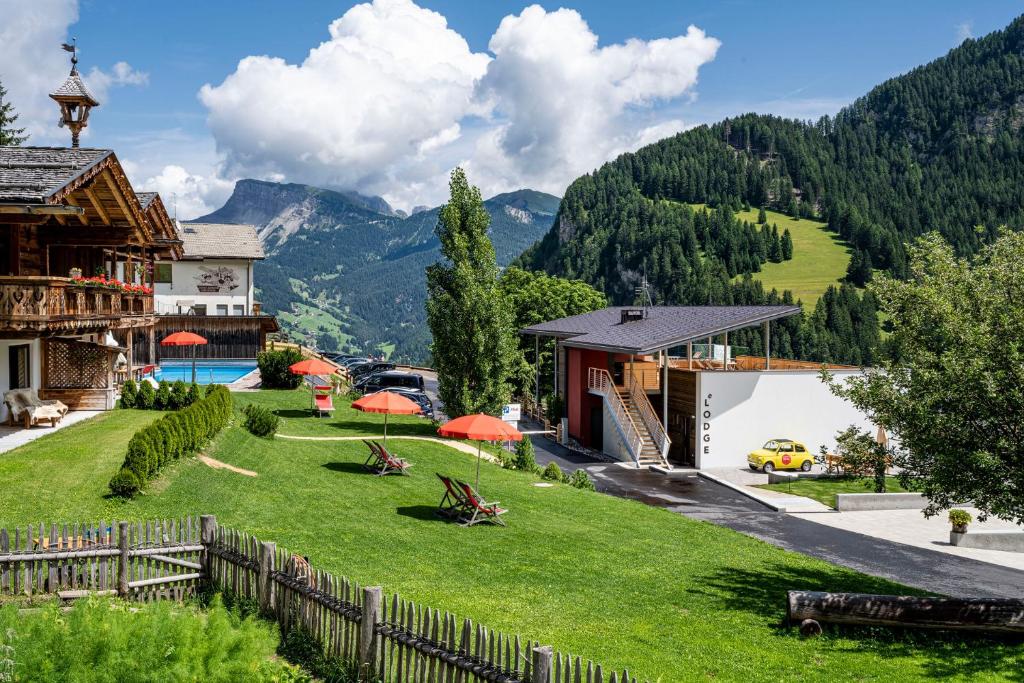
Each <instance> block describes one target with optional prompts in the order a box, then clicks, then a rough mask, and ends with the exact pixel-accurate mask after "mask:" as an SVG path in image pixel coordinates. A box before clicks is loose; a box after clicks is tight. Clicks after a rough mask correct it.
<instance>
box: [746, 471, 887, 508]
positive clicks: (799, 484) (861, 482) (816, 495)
mask: <svg viewBox="0 0 1024 683" xmlns="http://www.w3.org/2000/svg"><path fill="white" fill-rule="evenodd" d="M757 488H759V489H768V490H769V491H781V492H782V493H792V494H794V495H797V496H805V497H807V498H813V499H814V500H816V501H818V502H819V503H823V504H824V505H828V506H829V507H833V508H834V507H835V506H836V494H837V493H873V492H874V490H875V489H874V484H873V483H872V482H870V481H869V480H866V479H858V478H856V477H836V478H834V479H797V480H796V481H793V482H786V483H784V484H761V485H759V486H758V487H757ZM885 490H886V492H887V493H905V492H906V491H907V489H905V488H903V487H902V486H900V482H899V480H898V479H896V477H886V478H885Z"/></svg>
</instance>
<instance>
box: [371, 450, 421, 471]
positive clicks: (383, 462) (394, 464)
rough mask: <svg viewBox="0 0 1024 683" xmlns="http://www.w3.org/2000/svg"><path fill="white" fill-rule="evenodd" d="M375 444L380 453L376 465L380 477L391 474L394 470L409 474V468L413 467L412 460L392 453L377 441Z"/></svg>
mask: <svg viewBox="0 0 1024 683" xmlns="http://www.w3.org/2000/svg"><path fill="white" fill-rule="evenodd" d="M374 445H375V446H376V447H377V450H378V454H379V456H380V460H378V462H377V467H376V471H377V476H378V477H383V476H384V475H385V474H391V473H393V472H397V473H399V474H406V475H407V474H409V472H408V471H407V470H408V469H409V468H410V467H412V463H411V462H408V461H406V460H402V459H401V458H399V457H397V456H394V455H392V454H391V453H389V452H388V449H386V448H384V447H383V446H381V445H380V444H379V443H376V442H375V443H374ZM371 469H373V468H371Z"/></svg>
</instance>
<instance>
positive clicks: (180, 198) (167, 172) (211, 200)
mask: <svg viewBox="0 0 1024 683" xmlns="http://www.w3.org/2000/svg"><path fill="white" fill-rule="evenodd" d="M126 166H127V168H126V171H127V172H128V173H129V174H132V172H133V171H134V170H135V169H133V168H132V166H131V165H130V164H127V163H126ZM138 187H142V188H145V189H146V190H148V191H151V192H159V193H160V197H161V198H162V199H163V201H164V206H165V207H166V208H167V211H168V213H170V214H171V215H172V216H173V215H175V214H176V215H177V217H178V218H179V219H180V220H188V219H191V218H197V217H199V216H202V215H204V214H207V213H210V212H211V211H213V210H215V209H217V208H219V207H220V206H221V205H223V204H224V202H225V201H226V200H227V198H228V197H229V196H230V195H231V191H232V190H233V189H234V187H235V183H234V181H229V180H224V179H223V178H220V177H218V176H217V175H216V174H211V175H206V176H203V175H196V174H194V173H189V172H188V171H187V170H185V169H184V168H183V167H181V166H178V165H176V164H170V165H167V166H164V167H163V169H161V170H160V173H159V174H157V175H155V176H153V177H150V178H147V179H146V180H145V181H143V182H142V183H140V184H139V185H138Z"/></svg>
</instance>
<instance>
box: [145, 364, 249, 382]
mask: <svg viewBox="0 0 1024 683" xmlns="http://www.w3.org/2000/svg"><path fill="white" fill-rule="evenodd" d="M255 369H256V361H237V360H227V361H213V360H197V361H196V383H198V384H230V383H231V382H234V381H236V380H239V379H241V378H242V377H244V376H245V375H248V374H249V373H250V372H252V371H253V370H255ZM153 376H154V377H155V378H156V379H157V381H163V380H166V381H168V382H174V381H177V380H179V379H180V380H182V381H184V382H191V381H192V361H179V360H175V361H166V360H165V361H163V362H161V363H160V367H159V368H157V370H156V372H155V373H154V374H153Z"/></svg>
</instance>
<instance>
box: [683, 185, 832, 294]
mask: <svg viewBox="0 0 1024 683" xmlns="http://www.w3.org/2000/svg"><path fill="white" fill-rule="evenodd" d="M691 206H693V207H694V208H696V209H703V208H706V207H705V205H704V204H692V205H691ZM765 214H766V215H767V217H768V224H769V225H772V224H775V225H777V226H779V232H780V233H781V232H782V231H783V230H787V229H788V230H789V234H790V235H791V236H792V237H793V258H792V259H790V260H789V261H783V262H782V263H772V262H770V261H769V262H767V263H764V264H762V265H761V272H759V273H754V274H753V277H754V279H755V280H757V281H758V282H760V283H762V284H763V285H764V288H765V289H777V290H779V291H780V292H782V291H785V290H787V289H788V290H789V291H791V292H793V298H794V299H797V300H799V301H801V302H803V305H804V309H805V310H807V311H812V310H814V305H815V304H816V303H818V299H820V298H821V296H822V295H823V294H824V293H825V290H826V289H828V288H829V286H830V285H832V286H835V285H837V284H839V281H841V280H842V279H843V277H844V276H845V275H846V267H847V265H849V263H850V247H849V245H847V244H846V243H845V242H844V241H843V239H842V238H841V237H840V236H839V235H837V234H836V233H834V232H832V231H831V230H829V229H828V225H827V224H825V223H822V222H820V221H815V220H812V219H810V218H801V219H796V218H793V217H792V216H787V215H786V214H784V213H779V212H777V211H765ZM736 218H738V219H740V220H743V221H749V222H751V223H755V222H757V209H751V210H750V211H737V212H736Z"/></svg>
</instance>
